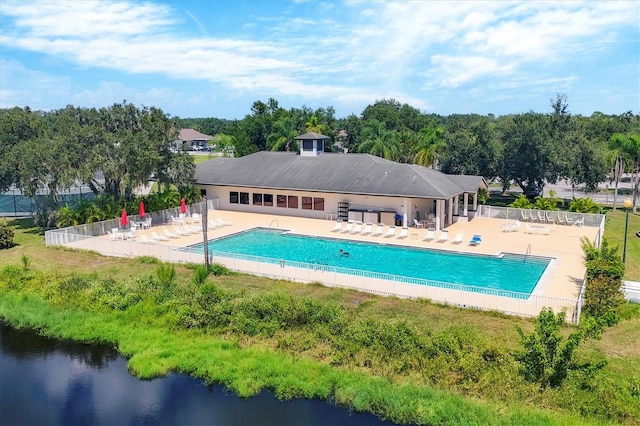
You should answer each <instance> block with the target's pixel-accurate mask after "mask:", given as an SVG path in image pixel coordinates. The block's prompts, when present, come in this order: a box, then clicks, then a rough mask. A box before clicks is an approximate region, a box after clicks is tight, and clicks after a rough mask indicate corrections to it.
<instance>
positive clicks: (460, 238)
mask: <svg viewBox="0 0 640 426" xmlns="http://www.w3.org/2000/svg"><path fill="white" fill-rule="evenodd" d="M463 240H464V234H463V233H462V232H458V233H457V234H456V237H455V238H454V239H453V240H452V241H451V243H452V244H462V241H463Z"/></svg>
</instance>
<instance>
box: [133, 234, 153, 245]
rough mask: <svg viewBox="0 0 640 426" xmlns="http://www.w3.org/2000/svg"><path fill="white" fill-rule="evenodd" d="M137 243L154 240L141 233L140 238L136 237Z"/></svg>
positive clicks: (148, 242)
mask: <svg viewBox="0 0 640 426" xmlns="http://www.w3.org/2000/svg"><path fill="white" fill-rule="evenodd" d="M137 242H139V243H144V244H155V243H156V242H155V241H154V240H152V239H150V238H147V236H146V235H141V236H140V238H138V241H137Z"/></svg>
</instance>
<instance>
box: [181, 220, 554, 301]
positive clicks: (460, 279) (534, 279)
mask: <svg viewBox="0 0 640 426" xmlns="http://www.w3.org/2000/svg"><path fill="white" fill-rule="evenodd" d="M378 241H379V242H380V243H382V244H379V243H366V242H356V241H345V240H339V239H331V238H316V237H307V236H303V235H296V234H288V233H285V232H283V231H277V230H267V229H259V228H258V229H253V230H250V231H247V232H243V233H239V234H234V235H231V236H228V237H224V238H220V239H216V240H212V241H209V251H210V252H212V253H214V255H217V253H234V254H241V255H247V256H258V257H262V258H269V259H275V260H285V261H297V262H304V263H308V264H313V265H326V266H330V267H338V268H349V269H354V270H360V271H370V272H377V273H385V274H391V275H398V276H403V277H410V278H418V279H424V280H433V281H440V282H445V283H453V284H462V285H466V286H474V287H481V288H487V289H495V290H505V291H513V292H519V293H525V294H530V293H531V292H532V291H533V289H534V288H535V286H536V284H537V283H538V280H539V279H540V277H541V276H542V274H543V273H544V271H545V269H546V268H547V265H548V264H549V261H550V259H549V258H540V257H531V256H530V257H528V258H527V259H526V261H525V259H524V257H523V256H522V255H513V254H505V255H503V256H485V255H475V254H464V253H456V252H450V251H440V250H427V249H418V248H409V247H403V246H397V245H393V244H392V241H391V244H384V243H386V242H389V240H383V239H378ZM340 249H342V250H344V251H346V252H348V253H349V255H348V256H343V255H341V254H340ZM189 250H190V251H196V252H199V253H202V252H203V245H202V244H199V245H195V246H191V247H189Z"/></svg>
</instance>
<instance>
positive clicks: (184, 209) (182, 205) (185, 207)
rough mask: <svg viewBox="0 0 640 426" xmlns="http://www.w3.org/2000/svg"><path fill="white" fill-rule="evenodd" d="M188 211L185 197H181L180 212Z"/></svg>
mask: <svg viewBox="0 0 640 426" xmlns="http://www.w3.org/2000/svg"><path fill="white" fill-rule="evenodd" d="M186 212H187V205H186V204H185V202H184V197H182V198H181V199H180V213H186Z"/></svg>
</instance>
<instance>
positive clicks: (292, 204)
mask: <svg viewBox="0 0 640 426" xmlns="http://www.w3.org/2000/svg"><path fill="white" fill-rule="evenodd" d="M287 202H288V203H289V205H288V206H287V207H289V208H290V209H297V208H298V197H297V196H295V195H289V197H288V200H287Z"/></svg>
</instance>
